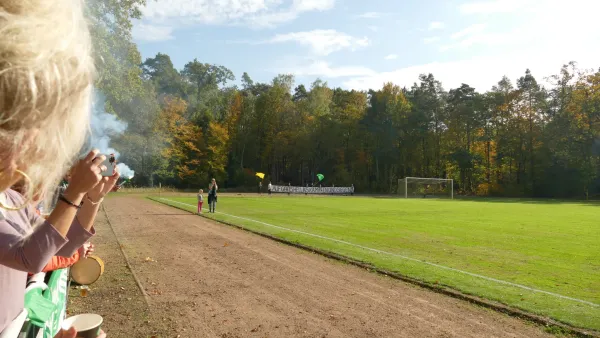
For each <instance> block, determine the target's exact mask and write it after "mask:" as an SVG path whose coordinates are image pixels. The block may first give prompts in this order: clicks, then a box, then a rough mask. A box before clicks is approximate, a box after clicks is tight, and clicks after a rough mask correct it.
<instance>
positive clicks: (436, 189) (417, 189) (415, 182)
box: [398, 177, 454, 199]
mask: <svg viewBox="0 0 600 338" xmlns="http://www.w3.org/2000/svg"><path fill="white" fill-rule="evenodd" d="M398 194H399V195H400V196H402V197H404V198H427V197H436V198H450V199H454V180H452V179H448V178H424V177H405V178H401V179H399V180H398Z"/></svg>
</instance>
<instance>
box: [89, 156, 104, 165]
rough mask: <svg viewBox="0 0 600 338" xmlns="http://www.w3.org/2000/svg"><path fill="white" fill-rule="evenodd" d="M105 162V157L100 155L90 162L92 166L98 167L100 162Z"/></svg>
mask: <svg viewBox="0 0 600 338" xmlns="http://www.w3.org/2000/svg"><path fill="white" fill-rule="evenodd" d="M104 161H106V156H104V155H100V156H98V157H96V158H94V159H93V160H92V164H95V165H98V166H99V165H100V164H102V162H104Z"/></svg>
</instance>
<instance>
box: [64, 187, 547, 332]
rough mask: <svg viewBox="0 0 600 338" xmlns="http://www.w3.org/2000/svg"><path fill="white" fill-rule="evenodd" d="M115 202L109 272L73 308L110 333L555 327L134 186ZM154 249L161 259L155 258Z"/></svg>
mask: <svg viewBox="0 0 600 338" xmlns="http://www.w3.org/2000/svg"><path fill="white" fill-rule="evenodd" d="M105 208H106V211H107V212H108V215H109V218H110V221H111V223H112V226H113V228H114V230H115V233H116V235H117V238H118V240H119V241H120V242H121V245H122V248H123V250H124V251H125V254H126V256H128V258H129V261H130V263H131V265H132V267H133V271H134V272H135V274H136V275H137V277H138V278H139V280H140V281H141V284H142V285H143V288H144V289H145V290H146V292H147V294H148V298H149V308H148V306H147V305H146V304H145V302H144V298H143V297H142V295H141V293H140V292H139V291H138V290H136V285H135V283H134V281H133V276H132V275H131V274H130V273H128V272H127V271H126V269H125V261H124V259H123V255H122V254H121V252H120V250H118V245H117V244H116V240H117V238H115V237H114V235H112V232H111V230H110V227H109V226H108V225H107V222H106V218H105V217H104V215H100V216H99V220H98V224H97V230H98V232H99V235H98V236H99V238H98V239H97V240H96V242H97V253H98V255H99V256H100V257H102V258H103V259H105V262H106V273H105V275H104V276H103V277H102V279H101V280H100V281H99V282H98V283H96V284H94V285H93V286H92V290H91V293H90V296H88V297H87V298H80V297H76V296H75V297H73V299H72V302H71V312H73V311H75V312H80V311H95V312H97V313H100V314H102V315H103V316H105V320H106V324H105V326H104V327H105V329H106V330H107V331H108V332H109V337H111V338H112V337H146V336H153V335H155V336H162V337H545V336H550V335H549V334H547V333H545V332H544V331H543V330H542V329H541V328H540V327H538V326H534V325H531V324H528V323H526V322H523V321H521V320H518V319H515V318H510V317H507V316H505V315H502V314H499V313H495V312H492V311H490V310H486V309H483V308H480V307H476V306H473V305H471V304H468V303H466V302H464V301H460V300H456V299H453V298H449V297H447V296H443V295H440V294H436V293H433V292H431V291H427V290H424V289H421V288H418V287H416V286H413V285H409V284H405V283H402V282H399V281H396V280H393V279H390V278H387V277H383V276H380V275H377V274H374V273H370V272H367V271H365V270H362V269H359V268H356V267H354V266H350V265H346V264H343V263H340V262H337V261H333V260H330V259H326V258H324V257H322V256H319V255H316V254H312V253H308V252H305V251H302V250H300V249H296V248H293V247H289V246H286V245H284V244H280V243H277V242H274V241H271V240H268V239H265V238H263V237H260V236H257V235H253V234H251V233H248V232H245V231H242V230H238V229H234V228H231V227H228V226H225V225H221V224H218V223H214V222H211V221H208V220H206V219H204V218H201V217H198V216H194V215H191V214H189V213H185V212H183V211H180V210H177V209H174V208H170V207H168V206H164V205H160V204H157V203H155V202H152V201H149V200H144V199H142V198H140V197H135V196H119V197H115V198H110V199H108V200H106V201H105ZM147 257H149V258H151V259H152V260H153V261H149V262H148V261H146V258H147Z"/></svg>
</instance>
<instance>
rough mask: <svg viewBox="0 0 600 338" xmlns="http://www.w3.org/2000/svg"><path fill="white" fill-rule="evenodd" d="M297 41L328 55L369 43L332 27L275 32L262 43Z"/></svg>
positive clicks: (319, 53)
mask: <svg viewBox="0 0 600 338" xmlns="http://www.w3.org/2000/svg"><path fill="white" fill-rule="evenodd" d="M284 42H297V43H299V44H301V45H304V46H309V47H310V48H311V49H312V51H313V53H315V54H317V55H329V54H331V53H333V52H337V51H340V50H343V49H348V50H357V49H359V48H363V47H366V46H368V45H369V39H368V38H356V37H353V36H350V35H348V34H345V33H341V32H338V31H336V30H333V29H316V30H312V31H307V32H293V33H287V34H277V35H275V36H274V37H273V38H271V39H269V40H267V41H265V42H263V43H284Z"/></svg>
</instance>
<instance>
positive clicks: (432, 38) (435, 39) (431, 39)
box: [423, 36, 440, 44]
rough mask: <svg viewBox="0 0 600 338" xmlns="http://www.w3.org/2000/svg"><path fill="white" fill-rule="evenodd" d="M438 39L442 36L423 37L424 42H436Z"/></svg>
mask: <svg viewBox="0 0 600 338" xmlns="http://www.w3.org/2000/svg"><path fill="white" fill-rule="evenodd" d="M438 41H440V37H439V36H432V37H429V38H424V39H423V42H424V43H425V44H430V43H434V42H438Z"/></svg>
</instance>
